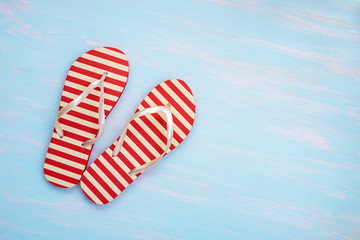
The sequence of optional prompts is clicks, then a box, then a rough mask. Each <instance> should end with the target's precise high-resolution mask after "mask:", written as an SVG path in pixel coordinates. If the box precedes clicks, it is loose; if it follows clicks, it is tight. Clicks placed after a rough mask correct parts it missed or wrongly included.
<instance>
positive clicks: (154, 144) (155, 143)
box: [131, 121, 166, 154]
mask: <svg viewBox="0 0 360 240" xmlns="http://www.w3.org/2000/svg"><path fill="white" fill-rule="evenodd" d="M131 125H132V126H133V127H134V128H135V129H136V130H137V131H138V132H139V134H141V136H143V137H144V138H145V139H146V141H147V142H148V143H149V144H150V145H151V146H152V147H153V148H154V149H155V150H156V151H157V152H158V153H159V154H161V153H162V152H163V149H162V148H161V147H160V146H159V144H158V143H157V142H155V141H154V139H153V138H152V137H150V135H149V134H148V133H147V132H146V131H145V130H144V129H143V128H142V127H141V126H140V125H139V124H138V123H137V122H136V121H132V123H131ZM165 144H166V143H165Z"/></svg>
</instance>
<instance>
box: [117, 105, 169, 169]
mask: <svg viewBox="0 0 360 240" xmlns="http://www.w3.org/2000/svg"><path fill="white" fill-rule="evenodd" d="M170 106H171V105H170V103H168V104H166V106H157V107H150V108H145V109H144V110H141V111H139V112H137V113H136V114H134V115H133V116H132V117H131V119H130V120H129V122H128V123H127V125H126V127H125V128H124V130H123V132H122V133H121V136H120V138H119V141H118V143H117V144H116V146H115V148H114V151H113V154H112V156H113V157H115V156H116V155H118V154H119V152H120V149H121V146H122V145H123V143H124V139H125V135H126V131H127V129H128V127H129V124H130V122H131V121H132V120H134V119H135V118H138V117H141V116H144V115H147V114H153V113H159V112H163V113H165V116H166V125H167V143H166V148H165V150H164V152H163V153H162V154H161V155H160V156H159V157H157V158H156V159H154V160H152V161H151V162H148V163H145V164H144V165H141V166H140V167H137V168H134V169H133V170H131V171H130V172H129V175H134V174H138V173H142V172H144V171H145V170H147V169H148V168H150V167H152V166H153V165H155V163H157V162H158V161H159V160H160V159H161V158H162V157H163V156H164V155H165V154H166V153H167V151H168V150H169V148H170V146H171V142H172V138H173V118H172V114H171V111H170Z"/></svg>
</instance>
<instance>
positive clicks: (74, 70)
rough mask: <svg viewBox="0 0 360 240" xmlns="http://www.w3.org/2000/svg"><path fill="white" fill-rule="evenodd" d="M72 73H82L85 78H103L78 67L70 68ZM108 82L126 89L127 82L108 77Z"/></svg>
mask: <svg viewBox="0 0 360 240" xmlns="http://www.w3.org/2000/svg"><path fill="white" fill-rule="evenodd" d="M70 71H73V72H77V73H80V74H83V75H85V76H88V77H92V78H95V79H100V78H101V77H102V74H98V73H96V72H92V71H89V70H86V69H83V68H79V67H76V66H74V65H72V66H71V67H70ZM68 77H70V76H68ZM126 77H127V76H126ZM106 82H109V83H112V84H115V85H117V86H120V87H125V85H126V82H127V81H122V80H118V79H115V78H111V77H109V76H107V77H106ZM88 85H89V82H88Z"/></svg>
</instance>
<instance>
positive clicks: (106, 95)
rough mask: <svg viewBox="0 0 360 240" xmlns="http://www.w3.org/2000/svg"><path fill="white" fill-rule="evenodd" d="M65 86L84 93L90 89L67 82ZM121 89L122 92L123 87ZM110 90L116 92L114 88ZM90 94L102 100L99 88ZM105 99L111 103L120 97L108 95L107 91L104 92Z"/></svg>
mask: <svg viewBox="0 0 360 240" xmlns="http://www.w3.org/2000/svg"><path fill="white" fill-rule="evenodd" d="M65 85H66V86H68V87H71V88H74V89H76V90H79V91H82V92H84V91H85V90H86V89H87V88H88V87H85V86H83V85H80V84H77V83H74V82H71V81H66V82H65ZM104 85H106V84H104ZM112 85H114V84H112ZM104 87H105V86H104ZM119 88H121V91H122V89H123V87H119ZM110 89H112V90H115V89H113V88H110ZM90 94H92V95H95V96H97V97H99V99H100V90H99V89H98V88H94V89H93V90H92V91H91V92H90ZM104 99H106V100H111V101H114V102H116V101H117V100H118V99H119V97H118V96H117V97H116V96H114V95H111V94H109V93H106V89H105V90H104Z"/></svg>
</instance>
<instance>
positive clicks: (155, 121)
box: [138, 98, 186, 143]
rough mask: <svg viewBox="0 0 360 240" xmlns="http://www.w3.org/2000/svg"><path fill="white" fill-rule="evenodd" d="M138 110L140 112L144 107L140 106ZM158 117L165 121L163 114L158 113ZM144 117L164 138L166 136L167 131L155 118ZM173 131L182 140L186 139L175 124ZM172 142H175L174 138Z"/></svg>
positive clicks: (150, 116)
mask: <svg viewBox="0 0 360 240" xmlns="http://www.w3.org/2000/svg"><path fill="white" fill-rule="evenodd" d="M149 101H151V99H150V98H149ZM146 102H147V103H149V104H150V106H157V105H151V103H152V101H151V102H148V101H146ZM138 109H139V110H140V111H141V110H143V109H145V107H144V106H143V105H140V106H139V108H138ZM159 115H160V117H162V119H164V121H166V117H165V114H163V113H159ZM145 117H146V118H147V119H149V121H150V122H152V123H153V124H154V125H155V126H156V127H157V129H159V131H160V132H161V133H162V134H163V135H164V136H167V130H166V129H165V128H164V127H163V126H162V125H161V124H160V123H159V121H158V120H157V119H156V118H155V117H153V116H152V115H146V116H145ZM173 129H174V132H176V133H177V134H178V135H179V136H180V137H181V138H182V139H184V138H185V137H186V134H185V133H184V132H183V131H182V130H181V129H180V128H179V127H178V126H177V125H176V124H175V123H174V124H173ZM174 140H175V138H173V141H174ZM175 141H176V140H175ZM176 143H177V142H176Z"/></svg>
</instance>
